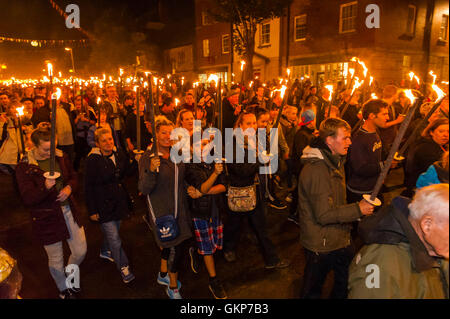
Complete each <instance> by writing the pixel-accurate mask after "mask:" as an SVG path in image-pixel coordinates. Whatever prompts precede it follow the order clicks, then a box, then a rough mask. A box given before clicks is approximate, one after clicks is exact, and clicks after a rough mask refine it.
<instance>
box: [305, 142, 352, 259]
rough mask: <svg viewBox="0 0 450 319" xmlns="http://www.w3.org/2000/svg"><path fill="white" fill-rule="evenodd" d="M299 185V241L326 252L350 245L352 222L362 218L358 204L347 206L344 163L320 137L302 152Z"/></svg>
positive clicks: (311, 248) (306, 246)
mask: <svg viewBox="0 0 450 319" xmlns="http://www.w3.org/2000/svg"><path fill="white" fill-rule="evenodd" d="M302 161H303V163H304V167H303V169H302V171H301V173H300V178H299V182H298V195H299V221H300V242H301V244H302V245H303V247H305V248H306V249H308V250H311V251H314V252H319V253H324V252H330V251H333V250H337V249H340V248H344V247H346V246H348V245H350V231H351V227H352V226H351V223H352V222H354V221H356V220H357V219H358V218H360V217H361V211H360V209H359V205H358V204H356V203H355V204H347V202H346V189H345V173H344V163H343V162H344V160H343V158H342V157H340V156H333V155H332V154H331V151H330V150H329V148H328V147H327V146H326V145H325V144H324V143H323V142H321V140H320V139H319V138H316V139H314V140H313V141H312V142H311V145H310V146H308V147H306V148H305V149H304V151H303V155H302Z"/></svg>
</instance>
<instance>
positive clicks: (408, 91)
mask: <svg viewBox="0 0 450 319" xmlns="http://www.w3.org/2000/svg"><path fill="white" fill-rule="evenodd" d="M403 92H405V95H406V97H407V98H408V99H409V101H410V102H411V105H413V104H414V101H415V100H416V97H415V96H414V94H413V93H412V91H411V90H404V91H403Z"/></svg>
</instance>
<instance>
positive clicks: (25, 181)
mask: <svg viewBox="0 0 450 319" xmlns="http://www.w3.org/2000/svg"><path fill="white" fill-rule="evenodd" d="M26 169H27V164H24V163H20V164H19V165H17V168H16V179H17V184H18V187H19V192H20V195H21V196H22V200H23V202H24V204H25V205H27V206H34V205H38V204H40V203H42V202H43V201H46V200H48V198H49V197H53V198H54V199H55V200H56V196H57V195H58V192H57V190H56V187H52V188H51V189H47V188H46V187H45V183H44V181H45V179H42V182H37V181H36V179H33V178H31V176H30V175H29V174H27V173H26Z"/></svg>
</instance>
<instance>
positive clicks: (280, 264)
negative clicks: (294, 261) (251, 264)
mask: <svg viewBox="0 0 450 319" xmlns="http://www.w3.org/2000/svg"><path fill="white" fill-rule="evenodd" d="M287 267H289V264H288V263H287V262H286V261H283V260H280V261H278V262H277V263H276V264H270V265H266V266H265V267H264V268H266V269H283V268H287Z"/></svg>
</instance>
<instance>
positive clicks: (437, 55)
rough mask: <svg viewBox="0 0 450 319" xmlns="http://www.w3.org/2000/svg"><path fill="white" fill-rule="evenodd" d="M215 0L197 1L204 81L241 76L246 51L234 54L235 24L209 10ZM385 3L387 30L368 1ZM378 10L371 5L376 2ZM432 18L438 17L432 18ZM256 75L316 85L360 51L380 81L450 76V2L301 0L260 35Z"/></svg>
mask: <svg viewBox="0 0 450 319" xmlns="http://www.w3.org/2000/svg"><path fill="white" fill-rule="evenodd" d="M212 3H213V1H211V0H196V2H195V5H196V8H195V13H196V14H195V19H196V21H195V25H196V30H195V43H194V58H195V59H196V61H195V65H196V70H197V73H198V74H199V75H200V79H205V77H206V75H207V74H209V73H217V74H220V75H221V76H222V77H223V79H225V81H227V82H229V81H233V80H234V79H233V78H232V76H231V74H232V73H234V74H235V79H236V81H239V80H240V74H241V73H240V57H239V56H237V54H236V53H234V54H231V53H230V51H232V44H231V39H230V37H229V35H230V32H231V27H230V25H229V24H227V23H217V22H215V21H213V19H211V17H209V16H208V14H207V10H208V8H210V6H211V5H212ZM370 4H375V5H377V6H378V8H379V12H380V15H379V17H380V20H379V22H380V23H379V26H380V27H379V28H368V27H367V25H366V19H367V17H368V16H369V15H370V14H371V11H370V10H369V11H368V12H366V8H367V6H369V5H370ZM369 8H370V7H369ZM426 21H431V23H428V24H427V23H426ZM255 42H256V48H255V51H256V55H255V57H254V61H253V63H254V75H255V76H259V77H260V78H261V79H262V80H269V79H272V78H277V77H279V76H285V74H286V68H287V67H290V68H291V70H292V75H291V76H292V77H301V76H309V77H311V79H312V80H313V81H314V82H315V83H322V82H325V81H328V80H332V81H335V80H339V79H342V75H343V73H344V72H346V71H347V70H348V68H349V67H351V66H350V65H349V64H348V62H349V61H350V59H351V58H352V57H353V56H357V57H359V58H360V59H361V60H363V61H365V62H366V65H367V67H368V68H369V70H370V72H371V74H372V75H373V76H374V77H375V78H376V80H377V81H378V82H379V83H380V84H385V83H389V82H395V83H399V82H400V81H401V80H404V79H407V78H408V76H407V74H408V73H409V72H410V70H413V71H414V72H415V73H416V74H417V75H419V77H420V78H422V79H424V76H425V74H426V73H427V71H428V70H430V69H432V70H433V71H434V72H435V73H436V74H437V75H438V80H448V66H449V55H448V2H447V1H445V0H434V1H433V0H399V1H390V0H376V1H374V0H358V1H353V0H324V1H313V0H294V1H293V2H292V4H291V6H290V8H288V9H286V14H285V16H283V17H281V18H276V19H273V20H271V21H265V22H263V23H262V24H261V25H260V26H258V31H257V34H256V41H255Z"/></svg>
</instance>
